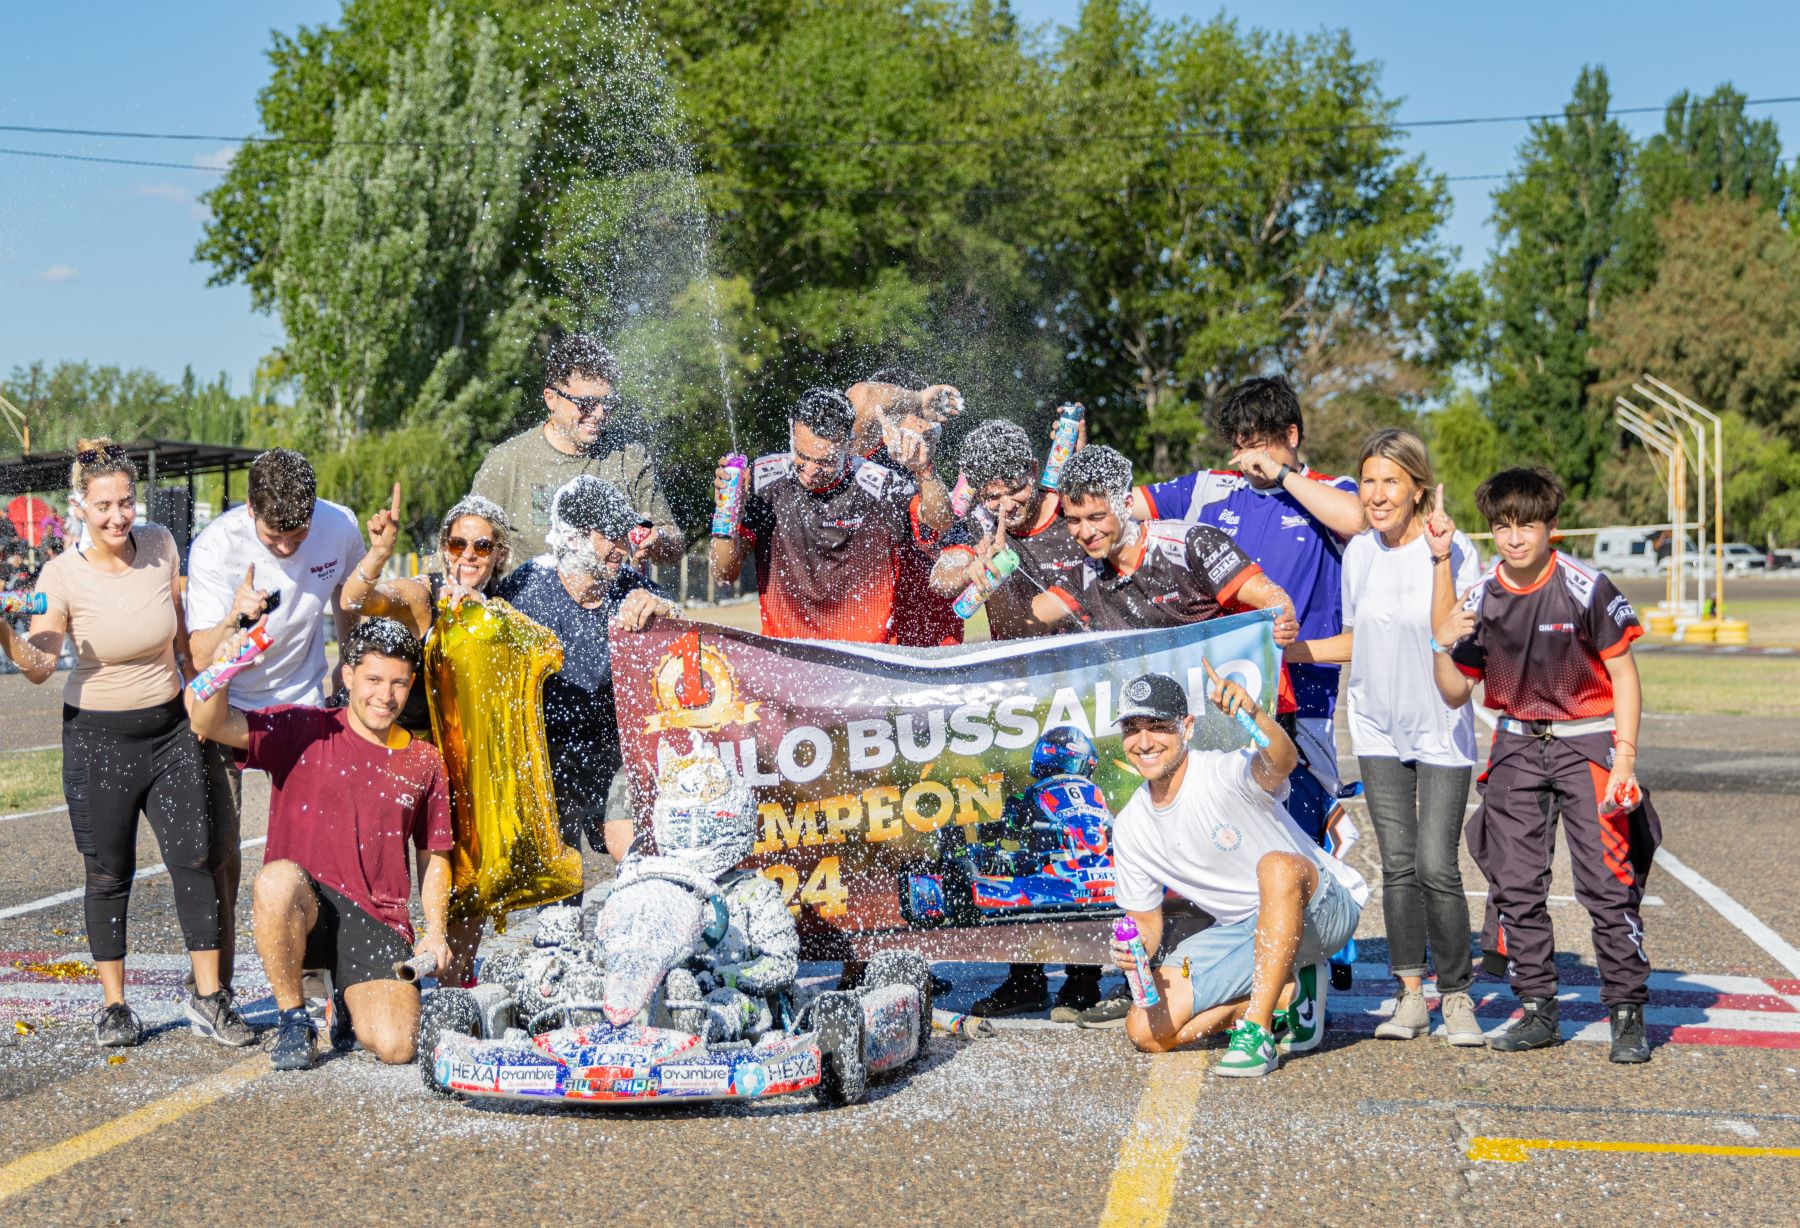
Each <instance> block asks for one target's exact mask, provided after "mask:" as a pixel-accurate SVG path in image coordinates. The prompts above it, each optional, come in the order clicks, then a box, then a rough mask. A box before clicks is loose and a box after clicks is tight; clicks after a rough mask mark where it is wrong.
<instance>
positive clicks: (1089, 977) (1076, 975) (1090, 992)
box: [1050, 964, 1100, 1023]
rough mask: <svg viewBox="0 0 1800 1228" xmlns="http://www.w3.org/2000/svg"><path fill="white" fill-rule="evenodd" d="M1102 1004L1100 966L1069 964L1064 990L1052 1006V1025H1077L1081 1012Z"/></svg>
mask: <svg viewBox="0 0 1800 1228" xmlns="http://www.w3.org/2000/svg"><path fill="white" fill-rule="evenodd" d="M1099 1002H1100V966H1099V965H1098V964H1068V965H1066V966H1065V967H1064V968H1063V983H1062V988H1061V989H1058V990H1057V991H1056V1001H1055V1002H1054V1003H1052V1004H1051V1006H1050V1021H1051V1022H1052V1023H1075V1022H1077V1021H1078V1020H1079V1019H1080V1018H1081V1012H1082V1011H1085V1010H1087V1009H1088V1008H1089V1007H1091V1006H1097V1005H1098V1004H1099Z"/></svg>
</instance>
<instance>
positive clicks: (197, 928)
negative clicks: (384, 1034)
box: [0, 439, 256, 1048]
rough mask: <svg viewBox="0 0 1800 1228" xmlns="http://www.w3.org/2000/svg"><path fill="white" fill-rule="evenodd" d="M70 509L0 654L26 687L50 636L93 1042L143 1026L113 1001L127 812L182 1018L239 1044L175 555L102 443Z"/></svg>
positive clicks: (120, 954) (43, 664)
mask: <svg viewBox="0 0 1800 1228" xmlns="http://www.w3.org/2000/svg"><path fill="white" fill-rule="evenodd" d="M69 504H70V507H71V508H72V509H73V511H74V513H75V515H76V516H78V517H79V518H80V519H81V520H82V521H83V522H84V523H85V524H86V526H87V540H86V541H84V542H83V543H81V544H80V545H77V546H75V547H74V548H72V549H69V550H67V551H65V552H64V553H62V554H60V555H58V556H57V557H55V558H54V559H51V560H50V562H48V563H46V564H45V565H44V570H43V574H42V575H40V576H39V577H38V592H40V593H42V594H43V595H44V597H45V601H46V605H47V608H46V610H45V612H44V613H42V614H38V615H35V616H33V618H32V620H31V627H30V630H29V631H28V632H27V634H25V635H20V634H19V633H18V632H16V631H14V630H13V629H12V627H11V626H10V625H9V624H7V623H6V622H5V621H4V620H0V647H3V648H4V649H5V652H6V655H7V656H8V657H10V658H11V659H12V661H13V663H14V664H15V665H17V666H18V667H19V669H20V671H21V672H23V673H24V675H25V676H26V677H27V678H29V679H30V680H31V681H32V682H35V683H43V682H47V681H48V680H49V679H50V676H51V675H52V674H54V673H55V672H56V663H57V656H58V654H59V653H60V652H61V650H62V647H63V642H64V640H65V639H68V640H71V641H73V642H74V645H75V650H76V663H75V668H74V669H73V670H72V671H71V672H70V674H69V677H68V680H67V681H66V682H65V683H64V684H63V725H62V745H63V766H62V776H63V793H64V795H65V796H66V797H67V799H68V803H69V824H70V826H71V827H72V828H73V829H74V833H75V847H76V849H77V850H78V851H79V852H80V853H81V856H82V860H83V861H84V862H85V863H86V871H87V873H86V888H85V891H84V893H83V895H84V906H85V910H86V914H87V935H88V948H89V950H90V951H92V953H93V957H94V966H95V969H96V971H97V972H98V973H99V979H100V988H101V993H102V994H103V995H104V1001H103V1002H102V1005H101V1007H100V1009H99V1011H97V1012H96V1013H95V1016H94V1040H95V1042H96V1043H97V1044H99V1045H101V1046H103V1047H117V1046H128V1045H135V1044H137V1043H138V1042H139V1041H140V1040H141V1039H142V1038H143V1032H144V1025H143V1022H142V1021H141V1020H140V1019H139V1018H138V1016H137V1013H136V1012H135V1011H133V1010H132V1009H131V1008H130V1007H129V1006H127V1005H126V1004H125V913H126V905H127V904H128V903H129V901H130V898H131V886H132V880H133V879H134V878H135V877H136V875H137V836H138V816H139V814H140V813H141V814H143V815H145V816H147V817H148V818H149V820H150V828H151V830H152V831H154V832H155V833H156V840H157V843H158V845H160V846H161V849H162V855H163V863H164V864H165V865H166V866H167V867H168V870H169V883H170V886H171V887H172V888H173V889H174V896H175V916H176V919H177V920H178V921H179V922H180V925H181V936H182V940H183V943H184V945H185V946H186V947H187V951H188V959H189V961H190V962H191V964H192V965H193V974H194V979H193V996H192V998H191V999H190V1000H189V1002H188V1005H187V1019H188V1023H189V1025H190V1026H191V1028H192V1029H193V1031H194V1033H195V1034H196V1035H199V1036H202V1037H206V1038H208V1039H210V1040H214V1041H217V1042H218V1043H220V1044H222V1045H228V1046H231V1047H234V1048H236V1047H242V1046H244V1045H250V1044H254V1043H255V1041H256V1034H255V1033H254V1032H252V1031H251V1030H250V1028H249V1027H248V1026H247V1025H246V1024H245V1023H244V1021H243V1019H242V1017H241V1016H239V1015H238V1013H237V1011H236V1010H235V1009H234V1008H233V1007H232V1004H231V994H230V991H229V990H227V989H225V988H224V985H223V983H222V981H221V976H220V973H221V969H220V946H221V933H222V927H221V923H220V916H219V891H218V884H217V882H216V881H215V878H214V873H215V869H216V866H215V864H214V861H215V857H214V853H213V849H212V835H213V828H212V817H211V811H210V809H209V807H208V805H207V779H206V769H205V767H204V766H203V764H202V762H201V757H200V744H199V743H198V742H197V741H196V740H195V738H194V732H193V729H192V728H191V727H190V726H189V724H188V718H187V710H186V708H185V707H184V706H183V705H182V699H181V692H182V687H183V684H184V683H185V682H186V681H187V679H188V678H189V677H191V676H192V674H193V665H192V663H191V662H190V661H189V660H188V632H187V623H186V622H185V620H184V618H183V615H182V607H181V601H180V597H179V591H180V584H181V560H180V558H179V557H178V554H177V551H176V547H175V538H174V537H173V536H172V535H171V534H170V533H169V531H168V530H167V529H165V528H163V527H162V526H161V525H154V524H141V525H140V524H137V523H136V521H137V467H136V466H135V465H133V464H132V462H131V460H130V458H129V457H127V456H126V455H125V450H124V449H123V448H120V447H119V446H118V445H116V444H114V443H112V442H111V441H110V440H105V439H99V440H83V441H82V443H81V446H80V450H79V451H77V453H76V455H75V464H74V465H73V466H72V468H71V470H70V473H69Z"/></svg>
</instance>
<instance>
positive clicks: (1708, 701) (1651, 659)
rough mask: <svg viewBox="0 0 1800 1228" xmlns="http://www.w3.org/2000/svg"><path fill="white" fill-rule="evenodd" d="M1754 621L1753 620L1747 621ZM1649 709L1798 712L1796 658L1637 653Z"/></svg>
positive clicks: (1758, 713) (1798, 663)
mask: <svg viewBox="0 0 1800 1228" xmlns="http://www.w3.org/2000/svg"><path fill="white" fill-rule="evenodd" d="M1752 625H1753V626H1754V624H1752ZM1637 663H1638V674H1639V676H1640V677H1641V678H1642V679H1643V681H1644V708H1645V710H1647V711H1650V712H1662V713H1689V714H1693V715H1697V716H1800V660H1796V659H1794V658H1791V657H1790V658H1786V659H1782V658H1778V657H1776V658H1771V657H1718V656H1692V657H1690V656H1675V655H1673V654H1665V653H1656V652H1642V653H1638V654H1637Z"/></svg>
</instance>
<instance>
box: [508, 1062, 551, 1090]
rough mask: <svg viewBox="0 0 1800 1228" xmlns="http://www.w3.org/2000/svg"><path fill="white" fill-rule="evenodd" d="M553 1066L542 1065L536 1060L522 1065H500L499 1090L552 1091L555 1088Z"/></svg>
mask: <svg viewBox="0 0 1800 1228" xmlns="http://www.w3.org/2000/svg"><path fill="white" fill-rule="evenodd" d="M556 1072H557V1068H556V1067H555V1066H543V1065H539V1064H538V1063H536V1062H533V1063H531V1064H529V1065H523V1066H502V1067H500V1080H499V1090H501V1091H503V1092H554V1091H555V1090H556Z"/></svg>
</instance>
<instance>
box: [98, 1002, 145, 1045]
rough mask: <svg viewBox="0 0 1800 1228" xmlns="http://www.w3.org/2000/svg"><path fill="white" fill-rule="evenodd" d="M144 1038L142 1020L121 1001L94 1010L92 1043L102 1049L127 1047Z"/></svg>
mask: <svg viewBox="0 0 1800 1228" xmlns="http://www.w3.org/2000/svg"><path fill="white" fill-rule="evenodd" d="M143 1039H144V1021H143V1020H142V1019H139V1018H138V1015H137V1012H136V1011H134V1010H132V1009H131V1008H130V1007H129V1006H126V1005H125V1004H124V1003H123V1002H113V1003H110V1004H109V1005H106V1006H103V1007H101V1008H100V1009H99V1010H97V1011H95V1012H94V1043H95V1044H96V1045H99V1046H100V1047H101V1048H102V1049H129V1048H130V1047H131V1046H133V1045H136V1044H139V1043H141V1042H142V1041H143Z"/></svg>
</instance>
